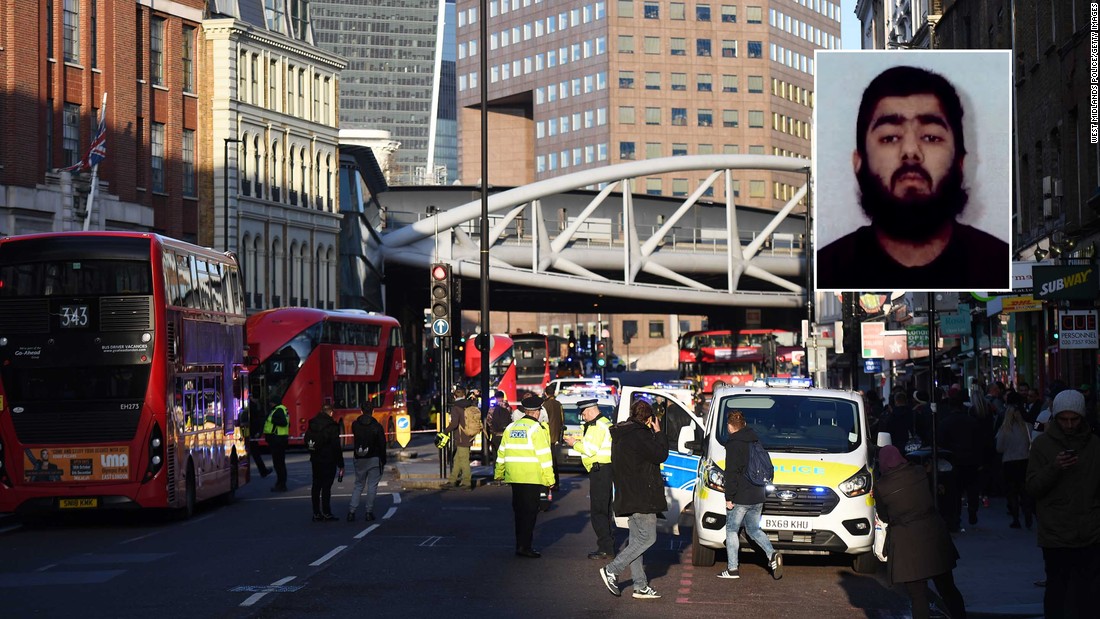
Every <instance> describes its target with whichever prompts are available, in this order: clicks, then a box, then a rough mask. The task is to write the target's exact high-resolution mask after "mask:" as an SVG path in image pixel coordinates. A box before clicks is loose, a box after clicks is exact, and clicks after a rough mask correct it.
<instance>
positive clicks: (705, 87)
mask: <svg viewBox="0 0 1100 619" xmlns="http://www.w3.org/2000/svg"><path fill="white" fill-rule="evenodd" d="M695 89H696V90H697V91H699V92H712V91H713V89H714V79H713V78H712V77H711V74H710V73H700V74H698V75H696V76H695Z"/></svg>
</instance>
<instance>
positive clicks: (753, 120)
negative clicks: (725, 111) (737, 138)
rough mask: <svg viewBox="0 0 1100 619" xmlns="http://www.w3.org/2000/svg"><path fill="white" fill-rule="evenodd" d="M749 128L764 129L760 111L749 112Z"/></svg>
mask: <svg viewBox="0 0 1100 619" xmlns="http://www.w3.org/2000/svg"><path fill="white" fill-rule="evenodd" d="M749 128H751V129H763V128H764V112H763V111H762V110H749Z"/></svg>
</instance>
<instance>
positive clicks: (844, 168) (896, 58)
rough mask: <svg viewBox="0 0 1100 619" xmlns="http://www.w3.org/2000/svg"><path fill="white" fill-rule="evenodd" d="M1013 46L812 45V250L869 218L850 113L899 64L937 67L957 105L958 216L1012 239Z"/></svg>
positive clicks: (996, 235) (833, 239)
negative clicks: (961, 206) (963, 197)
mask: <svg viewBox="0 0 1100 619" xmlns="http://www.w3.org/2000/svg"><path fill="white" fill-rule="evenodd" d="M1011 60H1012V56H1011V51H1008V50H982V51H960V50H952V51H917V50H903V51H818V52H817V54H816V58H815V62H814V64H815V67H816V69H817V77H816V82H815V85H814V103H815V119H814V152H813V164H812V165H813V176H814V190H815V193H814V206H815V217H814V229H815V239H816V245H815V247H816V248H821V247H823V246H825V245H827V244H829V243H831V242H833V241H835V240H836V239H838V238H840V237H842V236H844V235H845V234H848V233H850V232H853V231H855V229H856V228H858V227H860V226H864V225H867V224H868V223H870V221H869V220H868V219H867V217H866V216H865V215H864V214H863V210H862V209H861V208H860V206H859V199H858V195H859V194H858V186H857V184H856V179H855V172H854V170H853V168H852V153H853V152H854V151H855V148H856V135H855V126H856V115H857V114H858V112H859V102H860V99H861V98H862V97H863V90H864V89H865V88H866V87H867V84H869V83H870V82H871V80H872V79H874V78H875V76H876V75H878V74H879V73H882V72H883V71H884V70H886V69H888V68H890V67H893V66H899V65H908V66H914V67H920V68H923V69H928V70H930V71H934V72H936V73H939V74H940V75H942V76H944V77H945V78H947V80H948V81H950V82H951V84H952V85H954V86H955V90H956V92H958V94H959V98H960V99H961V100H962V105H963V133H964V135H965V137H966V149H967V156H966V160H965V162H964V164H963V174H964V181H963V182H964V186H965V187H966V188H967V190H968V191H969V194H970V200H969V201H968V203H967V206H966V210H965V211H964V212H963V214H962V215H961V216H960V217H959V221H961V222H963V223H966V224H970V225H972V226H974V227H976V228H979V229H981V230H984V231H985V232H988V233H989V234H992V235H993V236H995V237H997V238H999V239H1001V240H1002V241H1005V242H1006V243H1009V244H1011V242H1012V241H1011V210H1012V173H1011V162H1012V94H1011V73H1010V70H1011V65H1010V63H1011Z"/></svg>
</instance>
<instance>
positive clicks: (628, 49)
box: [619, 34, 634, 54]
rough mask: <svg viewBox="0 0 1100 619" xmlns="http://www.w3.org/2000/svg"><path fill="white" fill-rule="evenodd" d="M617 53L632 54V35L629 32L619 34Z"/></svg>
mask: <svg viewBox="0 0 1100 619" xmlns="http://www.w3.org/2000/svg"><path fill="white" fill-rule="evenodd" d="M619 53H620V54H633V53H634V36H633V35H629V34H620V35H619Z"/></svg>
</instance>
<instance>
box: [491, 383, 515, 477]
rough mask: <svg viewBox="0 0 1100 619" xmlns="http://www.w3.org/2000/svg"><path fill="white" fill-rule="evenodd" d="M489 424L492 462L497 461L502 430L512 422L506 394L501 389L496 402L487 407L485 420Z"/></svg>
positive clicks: (502, 435)
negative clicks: (487, 411) (487, 414)
mask: <svg viewBox="0 0 1100 619" xmlns="http://www.w3.org/2000/svg"><path fill="white" fill-rule="evenodd" d="M485 422H486V425H487V426H489V427H488V430H489V458H490V459H491V461H492V463H493V464H496V461H497V452H498V451H500V439H501V438H503V437H504V430H505V429H506V428H507V427H508V424H510V423H512V411H511V409H509V408H508V396H506V395H505V394H504V392H503V391H497V394H496V404H494V405H493V408H491V409H489V417H488V418H487V419H486V420H485Z"/></svg>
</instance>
